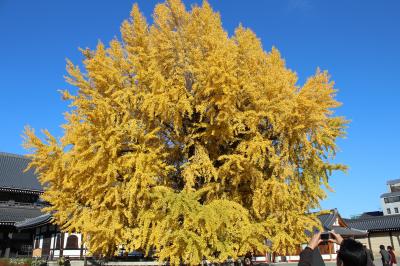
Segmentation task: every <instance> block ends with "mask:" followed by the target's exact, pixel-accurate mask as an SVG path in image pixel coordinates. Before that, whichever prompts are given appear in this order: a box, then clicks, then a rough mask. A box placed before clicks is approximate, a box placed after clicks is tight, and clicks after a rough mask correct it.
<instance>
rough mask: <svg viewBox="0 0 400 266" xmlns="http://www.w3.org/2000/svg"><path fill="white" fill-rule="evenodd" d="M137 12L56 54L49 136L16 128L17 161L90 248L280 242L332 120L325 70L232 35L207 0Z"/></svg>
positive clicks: (324, 181) (221, 249)
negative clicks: (58, 97) (300, 67)
mask: <svg viewBox="0 0 400 266" xmlns="http://www.w3.org/2000/svg"><path fill="white" fill-rule="evenodd" d="M153 17H154V23H153V24H152V25H148V24H147V22H146V20H145V18H144V16H143V15H142V14H141V13H140V11H139V9H138V7H137V6H136V5H134V7H133V9H132V12H131V19H130V20H127V21H125V22H124V23H123V24H122V27H121V33H122V40H121V41H119V40H113V41H111V42H110V44H109V47H108V48H107V47H106V46H105V45H104V44H102V43H99V44H98V46H97V48H96V49H95V50H93V51H92V50H88V49H87V50H82V53H83V55H84V61H83V65H84V69H85V71H84V72H82V71H81V70H80V69H79V68H78V67H77V66H74V65H73V64H72V63H71V62H69V61H68V64H67V72H68V74H69V76H68V77H67V81H68V82H69V83H70V84H72V85H74V86H76V87H77V88H78V92H77V93H76V94H75V95H72V94H71V93H69V92H67V91H65V92H63V98H64V99H66V100H68V101H70V102H71V110H70V112H69V113H67V114H66V116H65V118H66V123H65V124H64V125H63V128H64V130H65V132H64V136H63V137H62V138H61V139H60V140H57V139H55V138H54V137H52V136H51V135H50V133H48V132H45V135H46V140H45V141H42V140H41V139H39V138H38V137H37V136H36V135H35V134H34V131H33V130H32V129H30V128H27V129H26V131H25V134H26V142H25V145H26V147H27V148H30V149H32V150H33V154H32V155H31V157H32V163H31V167H34V168H35V169H36V171H37V173H38V174H39V177H40V181H41V183H42V184H43V185H44V186H45V193H44V195H43V198H44V199H45V200H47V201H48V202H49V203H50V204H51V206H50V207H49V208H47V211H50V212H52V214H53V216H54V220H55V222H56V223H57V224H58V225H60V226H61V227H62V228H63V229H64V230H68V231H77V232H82V233H83V235H84V236H85V238H86V242H87V244H88V245H89V248H90V250H91V251H92V252H101V253H104V254H113V253H115V252H116V250H117V248H118V245H120V244H123V245H124V246H125V247H126V249H128V250H134V249H139V250H144V251H146V252H150V251H152V250H154V249H155V250H156V255H157V256H158V257H159V259H160V261H165V260H170V262H171V263H173V264H178V263H179V262H185V263H190V264H198V263H199V262H200V261H201V260H202V258H203V257H206V258H207V259H208V260H211V261H223V260H225V259H227V258H228V257H229V256H230V257H233V258H236V257H237V256H239V255H243V254H245V253H246V252H248V251H251V250H257V251H260V252H264V251H266V250H268V248H269V247H267V246H266V245H265V240H266V239H270V240H271V241H272V243H273V245H272V247H271V248H270V251H277V252H280V253H286V252H290V251H293V250H294V249H295V248H296V247H297V246H298V244H299V243H302V242H304V241H305V239H306V236H305V233H304V232H305V230H307V229H308V230H311V229H312V228H313V227H315V226H317V227H318V226H319V223H318V219H317V217H316V215H313V214H310V213H309V210H310V209H313V208H316V207H318V203H319V201H320V200H321V199H323V198H324V197H325V193H324V187H328V188H329V186H328V177H329V175H330V174H331V172H332V171H334V170H343V169H345V167H344V166H343V165H337V164H334V163H332V160H333V158H334V156H335V151H336V150H337V147H336V144H335V143H336V139H337V138H338V137H342V136H343V135H344V129H345V126H346V123H347V122H346V120H345V119H344V118H342V117H335V116H334V113H333V110H334V108H336V107H338V106H339V103H338V102H337V101H336V100H335V99H334V97H335V92H336V91H335V89H334V87H333V82H332V81H330V79H329V76H328V74H327V72H321V71H320V70H317V72H316V74H315V75H314V76H312V77H310V78H309V79H308V80H307V82H306V83H305V84H304V85H303V86H299V85H298V84H297V75H296V73H295V72H293V71H291V70H289V69H288V68H286V66H285V62H284V60H283V59H282V58H281V56H280V53H279V52H278V50H277V49H276V48H273V49H272V50H271V52H265V51H264V50H263V48H262V46H261V42H260V40H259V39H258V38H257V37H256V35H255V34H254V33H253V32H252V31H251V30H250V29H246V28H244V27H242V26H239V27H238V28H237V29H236V31H235V34H234V35H233V36H231V37H230V36H228V34H227V33H226V31H225V30H224V29H223V28H222V25H221V21H220V17H219V15H218V14H217V13H215V12H214V11H213V10H212V8H211V7H210V5H209V4H208V3H207V2H204V3H203V5H202V6H201V7H200V6H193V7H192V9H191V10H189V11H188V10H186V8H185V6H184V5H183V4H182V3H181V1H180V0H168V1H167V2H166V3H162V4H158V5H157V6H156V8H155V11H154V15H153Z"/></svg>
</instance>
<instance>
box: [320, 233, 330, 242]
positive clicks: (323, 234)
mask: <svg viewBox="0 0 400 266" xmlns="http://www.w3.org/2000/svg"><path fill="white" fill-rule="evenodd" d="M330 238H332V236H331V233H329V232H323V233H321V240H323V241H328V240H329V239H330Z"/></svg>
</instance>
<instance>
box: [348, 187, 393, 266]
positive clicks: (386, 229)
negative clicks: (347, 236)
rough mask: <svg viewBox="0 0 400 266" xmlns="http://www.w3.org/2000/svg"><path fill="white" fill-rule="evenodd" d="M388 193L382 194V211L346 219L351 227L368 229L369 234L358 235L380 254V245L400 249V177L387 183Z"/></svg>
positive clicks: (364, 242)
mask: <svg viewBox="0 0 400 266" xmlns="http://www.w3.org/2000/svg"><path fill="white" fill-rule="evenodd" d="M386 184H387V190H388V191H389V192H388V193H384V194H382V195H381V206H382V211H372V212H365V213H363V214H362V215H361V216H359V217H357V218H354V219H346V220H345V221H346V223H347V224H348V225H349V226H350V227H351V228H357V229H360V230H366V231H367V232H368V235H367V236H366V237H365V236H363V237H356V238H357V240H359V241H360V242H362V243H363V244H365V245H366V246H367V247H368V248H369V249H371V250H372V251H373V253H374V254H375V256H378V258H380V256H379V246H380V245H384V246H385V247H387V246H392V247H394V249H395V250H400V179H396V180H390V181H388V182H387V183H386Z"/></svg>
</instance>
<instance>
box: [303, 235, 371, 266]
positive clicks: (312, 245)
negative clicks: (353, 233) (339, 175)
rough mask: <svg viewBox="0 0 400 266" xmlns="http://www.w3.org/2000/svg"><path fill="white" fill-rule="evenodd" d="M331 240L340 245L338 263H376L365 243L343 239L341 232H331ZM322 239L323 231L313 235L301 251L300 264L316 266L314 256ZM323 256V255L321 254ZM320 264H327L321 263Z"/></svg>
mask: <svg viewBox="0 0 400 266" xmlns="http://www.w3.org/2000/svg"><path fill="white" fill-rule="evenodd" d="M328 241H329V242H332V243H336V244H338V245H340V249H339V251H338V254H337V259H336V264H337V265H338V266H373V265H374V264H373V263H372V261H371V260H370V259H368V255H367V252H366V250H365V248H364V247H363V245H362V244H361V243H360V242H358V241H356V240H354V239H343V237H342V236H341V235H339V234H336V233H334V232H331V238H330V239H329V240H328ZM322 242H323V241H322V240H321V233H320V232H319V233H316V234H314V235H313V236H312V238H311V240H310V242H309V243H308V246H307V247H306V248H305V249H304V250H303V251H302V252H301V253H300V261H299V263H298V266H315V264H314V263H313V261H314V260H315V259H314V258H313V257H314V256H315V250H317V248H318V245H319V244H321V243H322ZM319 256H321V255H319ZM320 265H325V264H324V263H323V264H320Z"/></svg>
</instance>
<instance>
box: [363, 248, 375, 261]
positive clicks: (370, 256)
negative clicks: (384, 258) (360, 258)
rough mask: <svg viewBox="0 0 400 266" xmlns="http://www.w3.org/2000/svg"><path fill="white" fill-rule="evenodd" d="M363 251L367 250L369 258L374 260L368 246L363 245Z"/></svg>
mask: <svg viewBox="0 0 400 266" xmlns="http://www.w3.org/2000/svg"><path fill="white" fill-rule="evenodd" d="M364 248H365V251H367V255H368V257H369V258H370V260H371V261H374V260H375V258H374V254H373V253H372V250H370V249H369V248H367V245H364Z"/></svg>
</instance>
